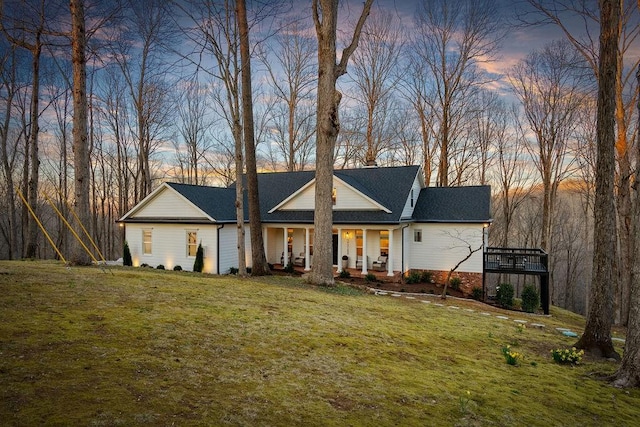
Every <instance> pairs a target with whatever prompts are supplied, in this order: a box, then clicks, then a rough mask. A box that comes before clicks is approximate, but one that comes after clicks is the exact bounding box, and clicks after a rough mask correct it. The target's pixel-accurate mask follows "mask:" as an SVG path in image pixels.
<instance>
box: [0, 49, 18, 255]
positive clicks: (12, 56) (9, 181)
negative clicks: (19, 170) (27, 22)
mask: <svg viewBox="0 0 640 427" xmlns="http://www.w3.org/2000/svg"><path fill="white" fill-rule="evenodd" d="M2 45H4V44H2ZM2 51H3V52H4V53H3V54H2V55H1V56H0V101H1V102H2V105H4V108H3V110H4V115H3V117H2V118H1V121H2V123H1V124H0V161H1V162H2V175H1V176H2V177H3V180H4V182H5V183H6V188H4V189H3V191H4V192H5V196H6V204H5V209H6V210H7V212H6V213H7V219H8V221H7V224H6V227H3V229H4V230H6V240H7V246H8V256H9V259H14V258H16V257H17V256H18V255H19V254H20V250H19V248H20V244H19V240H18V228H19V224H18V217H17V215H16V197H15V182H14V167H15V165H16V159H17V156H18V149H17V148H18V147H17V144H18V142H19V140H20V138H19V137H17V135H15V131H12V128H11V120H12V112H13V108H14V98H15V97H17V96H19V94H18V92H19V91H20V89H21V88H20V85H19V83H18V68H19V62H18V58H17V56H16V46H15V45H10V46H8V47H7V49H2Z"/></svg>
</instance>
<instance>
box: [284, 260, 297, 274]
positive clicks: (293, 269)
mask: <svg viewBox="0 0 640 427" xmlns="http://www.w3.org/2000/svg"><path fill="white" fill-rule="evenodd" d="M284 271H285V272H287V273H293V272H294V271H296V269H295V268H293V264H292V263H291V262H289V264H287V266H286V267H285V268H284Z"/></svg>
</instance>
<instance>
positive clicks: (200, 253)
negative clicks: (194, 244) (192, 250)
mask: <svg viewBox="0 0 640 427" xmlns="http://www.w3.org/2000/svg"><path fill="white" fill-rule="evenodd" d="M203 268H204V249H203V248H202V243H198V250H197V252H196V260H195V261H194V263H193V271H195V272H197V273H202V269H203Z"/></svg>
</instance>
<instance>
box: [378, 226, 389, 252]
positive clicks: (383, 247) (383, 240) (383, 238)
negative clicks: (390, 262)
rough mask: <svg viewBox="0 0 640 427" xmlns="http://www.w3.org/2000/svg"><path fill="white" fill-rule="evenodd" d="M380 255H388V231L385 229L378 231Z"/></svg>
mask: <svg viewBox="0 0 640 427" xmlns="http://www.w3.org/2000/svg"><path fill="white" fill-rule="evenodd" d="M380 255H382V256H388V255H389V231H387V230H381V231H380Z"/></svg>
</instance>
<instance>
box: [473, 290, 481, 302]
mask: <svg viewBox="0 0 640 427" xmlns="http://www.w3.org/2000/svg"><path fill="white" fill-rule="evenodd" d="M471 298H473V299H474V300H476V301H482V288H481V287H480V286H474V287H473V289H471Z"/></svg>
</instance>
